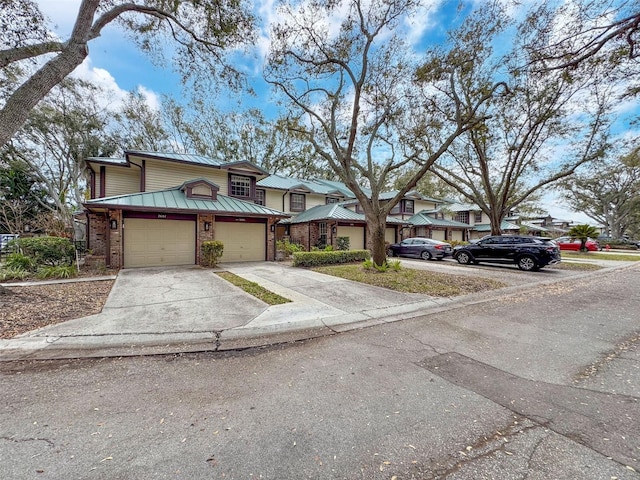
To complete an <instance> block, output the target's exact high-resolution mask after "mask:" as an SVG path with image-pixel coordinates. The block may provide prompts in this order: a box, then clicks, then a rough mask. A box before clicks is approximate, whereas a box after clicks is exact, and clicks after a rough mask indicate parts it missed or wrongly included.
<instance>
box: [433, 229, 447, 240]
mask: <svg viewBox="0 0 640 480" xmlns="http://www.w3.org/2000/svg"><path fill="white" fill-rule="evenodd" d="M431 238H433V239H434V240H440V241H442V242H444V230H431Z"/></svg>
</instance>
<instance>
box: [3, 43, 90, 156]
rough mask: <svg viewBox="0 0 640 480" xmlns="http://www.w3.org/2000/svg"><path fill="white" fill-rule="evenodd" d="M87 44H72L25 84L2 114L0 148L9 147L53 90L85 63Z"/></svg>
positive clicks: (14, 94) (5, 106)
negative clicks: (33, 112) (33, 111)
mask: <svg viewBox="0 0 640 480" xmlns="http://www.w3.org/2000/svg"><path fill="white" fill-rule="evenodd" d="M87 53H88V51H87V47H86V44H71V45H69V46H68V47H67V49H66V50H65V51H64V52H62V53H60V54H59V55H57V56H56V57H55V58H53V59H52V60H50V61H49V62H47V63H46V64H45V65H44V66H43V67H42V68H41V69H40V70H38V71H37V72H36V73H35V74H34V75H33V76H32V77H31V78H29V80H27V81H26V82H25V83H23V84H22V85H21V86H20V88H18V89H17V90H16V91H15V92H14V93H13V95H11V97H9V99H8V100H7V103H6V104H5V105H4V107H3V108H2V110H0V145H4V144H5V143H7V142H8V141H9V140H10V139H11V137H12V136H13V135H14V134H15V133H16V132H17V131H18V130H19V129H20V127H22V125H23V124H24V122H25V121H26V120H27V118H28V117H29V113H30V112H31V110H32V109H33V108H34V107H35V106H36V105H37V104H38V102H40V100H42V99H43V98H44V97H45V95H47V93H49V92H50V91H51V89H52V88H53V87H55V86H56V85H58V84H59V83H60V82H61V81H62V80H64V78H65V77H66V76H67V75H69V74H70V73H71V72H73V70H74V69H75V68H76V67H77V66H78V65H80V64H81V63H82V61H83V60H84V59H85V58H86V56H87Z"/></svg>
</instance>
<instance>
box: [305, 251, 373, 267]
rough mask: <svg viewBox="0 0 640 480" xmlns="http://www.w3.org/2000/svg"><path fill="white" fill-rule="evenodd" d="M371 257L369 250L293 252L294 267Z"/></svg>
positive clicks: (357, 260)
mask: <svg viewBox="0 0 640 480" xmlns="http://www.w3.org/2000/svg"><path fill="white" fill-rule="evenodd" d="M368 258H371V253H370V252H369V250H336V251H333V252H326V251H325V252H296V253H294V254H293V266H294V267H315V266H318V265H333V264H336V263H351V262H362V261H364V260H367V259H368Z"/></svg>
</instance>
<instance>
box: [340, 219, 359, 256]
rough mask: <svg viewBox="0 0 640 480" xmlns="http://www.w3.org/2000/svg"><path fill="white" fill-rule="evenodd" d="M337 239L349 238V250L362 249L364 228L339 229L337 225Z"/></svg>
mask: <svg viewBox="0 0 640 480" xmlns="http://www.w3.org/2000/svg"><path fill="white" fill-rule="evenodd" d="M338 237H349V250H363V249H364V227H341V226H339V225H338Z"/></svg>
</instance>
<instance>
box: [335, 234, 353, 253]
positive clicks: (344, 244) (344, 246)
mask: <svg viewBox="0 0 640 480" xmlns="http://www.w3.org/2000/svg"><path fill="white" fill-rule="evenodd" d="M336 243H337V246H338V250H349V246H350V241H349V237H338V238H337V239H336Z"/></svg>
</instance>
